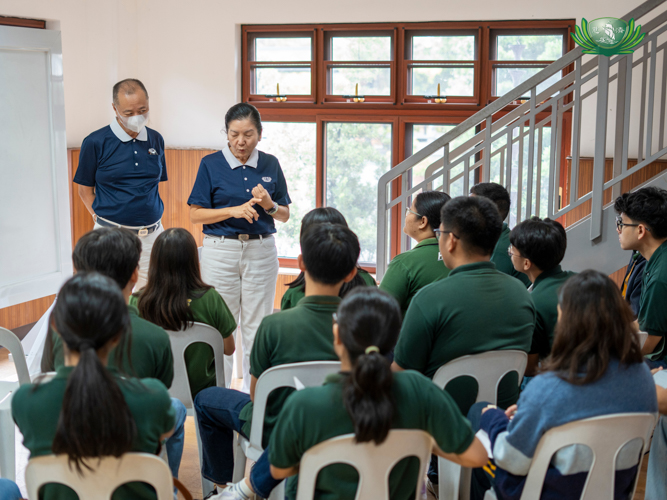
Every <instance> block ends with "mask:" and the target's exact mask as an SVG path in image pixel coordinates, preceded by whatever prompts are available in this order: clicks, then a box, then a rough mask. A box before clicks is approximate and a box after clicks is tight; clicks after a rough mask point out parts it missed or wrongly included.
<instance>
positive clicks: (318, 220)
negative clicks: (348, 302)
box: [280, 207, 377, 311]
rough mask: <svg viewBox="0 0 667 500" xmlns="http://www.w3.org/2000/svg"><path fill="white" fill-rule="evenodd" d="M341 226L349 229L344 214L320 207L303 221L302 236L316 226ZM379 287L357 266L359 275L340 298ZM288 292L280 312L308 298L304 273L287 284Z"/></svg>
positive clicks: (343, 289)
mask: <svg viewBox="0 0 667 500" xmlns="http://www.w3.org/2000/svg"><path fill="white" fill-rule="evenodd" d="M327 222H328V223H330V224H340V225H341V226H345V227H348V225H347V221H346V220H345V217H344V216H343V214H342V213H340V212H339V211H338V210H337V209H335V208H333V207H320V208H315V209H313V210H311V211H310V212H308V213H307V214H306V215H304V216H303V219H301V232H300V235H303V234H305V233H306V230H307V229H308V228H309V227H311V226H313V225H315V224H323V223H327ZM371 285H372V286H377V283H376V282H375V280H374V279H373V277H372V276H371V275H370V274H369V273H368V272H367V271H364V270H363V269H362V268H361V267H360V266H359V265H357V275H356V276H355V277H354V278H353V279H352V281H350V282H349V283H345V284H344V285H343V286H342V288H341V289H340V292H339V294H338V295H339V297H341V298H342V297H345V295H346V294H347V292H349V291H350V290H352V289H353V288H356V287H358V286H371ZM287 287H288V288H287V291H286V292H285V295H283V298H282V300H281V301H280V310H281V311H285V310H287V309H291V308H293V307H294V306H295V305H297V304H298V303H299V301H300V300H301V299H302V298H304V297H305V296H306V277H305V276H304V273H303V271H302V272H301V273H299V276H297V278H296V279H295V280H294V281H292V282H291V283H288V284H287Z"/></svg>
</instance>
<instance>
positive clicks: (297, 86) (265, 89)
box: [254, 66, 311, 95]
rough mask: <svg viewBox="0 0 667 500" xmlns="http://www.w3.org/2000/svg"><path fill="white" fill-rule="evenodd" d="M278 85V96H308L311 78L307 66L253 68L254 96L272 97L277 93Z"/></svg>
mask: <svg viewBox="0 0 667 500" xmlns="http://www.w3.org/2000/svg"><path fill="white" fill-rule="evenodd" d="M277 85H280V94H281V95H284V94H292V95H299V94H306V95H308V94H310V93H311V77H310V67H309V66H305V67H304V66H279V67H275V66H273V67H265V66H258V67H256V68H255V92H254V93H255V94H260V95H267V94H268V95H272V94H276V93H277V88H278V87H277Z"/></svg>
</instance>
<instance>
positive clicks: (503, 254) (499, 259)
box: [470, 182, 530, 288]
mask: <svg viewBox="0 0 667 500" xmlns="http://www.w3.org/2000/svg"><path fill="white" fill-rule="evenodd" d="M470 196H484V198H488V199H489V200H491V201H492V202H493V203H495V204H496V207H498V211H499V212H500V218H501V219H502V220H503V221H504V220H505V219H507V216H508V215H509V213H510V205H511V204H512V199H511V198H510V194H509V193H508V192H507V189H505V188H504V187H503V186H501V185H500V184H496V183H495V182H480V183H479V184H475V185H474V186H473V187H471V188H470ZM509 246H510V228H509V226H508V225H507V223H506V222H503V230H502V233H500V238H498V243H497V244H496V247H495V248H494V250H493V255H491V262H493V263H494V264H495V265H496V269H498V271H500V272H503V273H505V274H509V275H510V276H514V277H515V278H516V279H518V280H520V281H521V282H522V283H523V284H524V285H526V288H528V287H529V286H530V280H529V279H528V276H526V275H525V274H523V273H520V272H519V271H517V270H516V269H514V266H513V265H512V260H511V259H510V258H509V256H508V255H507V249H508V248H509Z"/></svg>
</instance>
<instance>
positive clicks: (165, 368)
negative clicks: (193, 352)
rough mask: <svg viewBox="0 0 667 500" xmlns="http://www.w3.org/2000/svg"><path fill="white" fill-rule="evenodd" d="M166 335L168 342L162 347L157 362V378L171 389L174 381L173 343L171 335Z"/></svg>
mask: <svg viewBox="0 0 667 500" xmlns="http://www.w3.org/2000/svg"><path fill="white" fill-rule="evenodd" d="M164 333H165V339H166V342H163V343H162V346H160V351H159V353H158V357H159V359H158V360H157V366H156V369H157V375H156V378H157V379H158V380H160V382H162V383H163V384H164V385H165V387H167V388H169V387H171V383H172V382H173V381H174V354H173V353H172V351H171V343H170V342H169V334H168V333H167V332H164Z"/></svg>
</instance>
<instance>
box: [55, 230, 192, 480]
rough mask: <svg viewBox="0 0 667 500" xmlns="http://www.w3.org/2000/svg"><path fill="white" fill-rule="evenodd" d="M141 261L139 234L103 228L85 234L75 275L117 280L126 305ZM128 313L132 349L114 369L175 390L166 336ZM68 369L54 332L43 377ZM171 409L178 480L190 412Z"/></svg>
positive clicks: (171, 449) (170, 447) (75, 256)
mask: <svg viewBox="0 0 667 500" xmlns="http://www.w3.org/2000/svg"><path fill="white" fill-rule="evenodd" d="M140 255H141V240H140V239H139V238H138V237H137V235H136V234H134V233H132V232H131V231H128V230H126V229H121V228H108V227H104V228H100V229H95V230H94V231H90V232H88V233H86V234H84V235H83V236H82V237H81V238H80V239H79V241H77V243H76V246H75V247H74V252H72V261H73V264H74V269H75V270H76V272H83V271H87V272H93V271H94V272H98V273H100V274H102V275H104V276H107V277H108V278H111V279H113V280H114V281H115V282H116V284H117V285H118V286H119V287H120V288H121V291H122V293H123V296H124V297H125V300H126V302H127V301H129V298H130V295H131V294H132V289H133V288H134V285H135V284H136V283H137V280H138V279H139V256H140ZM127 310H128V312H129V314H130V323H131V325H132V328H131V330H130V335H128V345H129V346H130V348H129V350H127V349H125V350H124V355H123V356H118V355H117V352H116V350H114V351H113V352H112V353H111V356H110V357H109V366H110V367H111V368H116V369H120V370H121V371H123V372H124V373H129V374H131V375H133V376H136V377H139V378H156V379H158V380H159V381H160V382H162V383H163V384H164V385H165V386H166V387H171V382H172V380H173V379H174V358H173V356H172V352H171V344H170V343H169V336H168V335H167V332H165V331H164V330H163V329H162V328H160V327H159V326H156V325H154V324H153V323H149V322H148V321H146V320H144V319H141V318H140V317H139V312H138V311H137V309H136V307H134V306H131V305H128V306H127ZM118 352H121V351H120V350H118ZM130 359H131V360H132V362H131V363H130ZM64 365H65V356H64V352H63V341H62V339H61V338H60V337H59V336H57V335H55V334H54V333H53V332H51V335H48V336H47V337H46V342H45V344H44V355H43V357H42V371H43V372H47V371H54V370H58V369H60V368H61V367H63V366H64ZM172 405H173V406H174V409H175V411H176V429H175V431H174V434H173V436H171V437H170V438H169V439H168V440H167V443H166V448H167V455H168V457H169V468H170V469H171V473H172V475H173V476H174V477H175V478H178V469H179V466H180V463H181V457H182V456H183V438H184V434H185V429H184V425H185V418H186V416H187V412H186V410H185V406H184V405H183V403H181V402H180V401H179V400H178V399H175V398H172Z"/></svg>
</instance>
